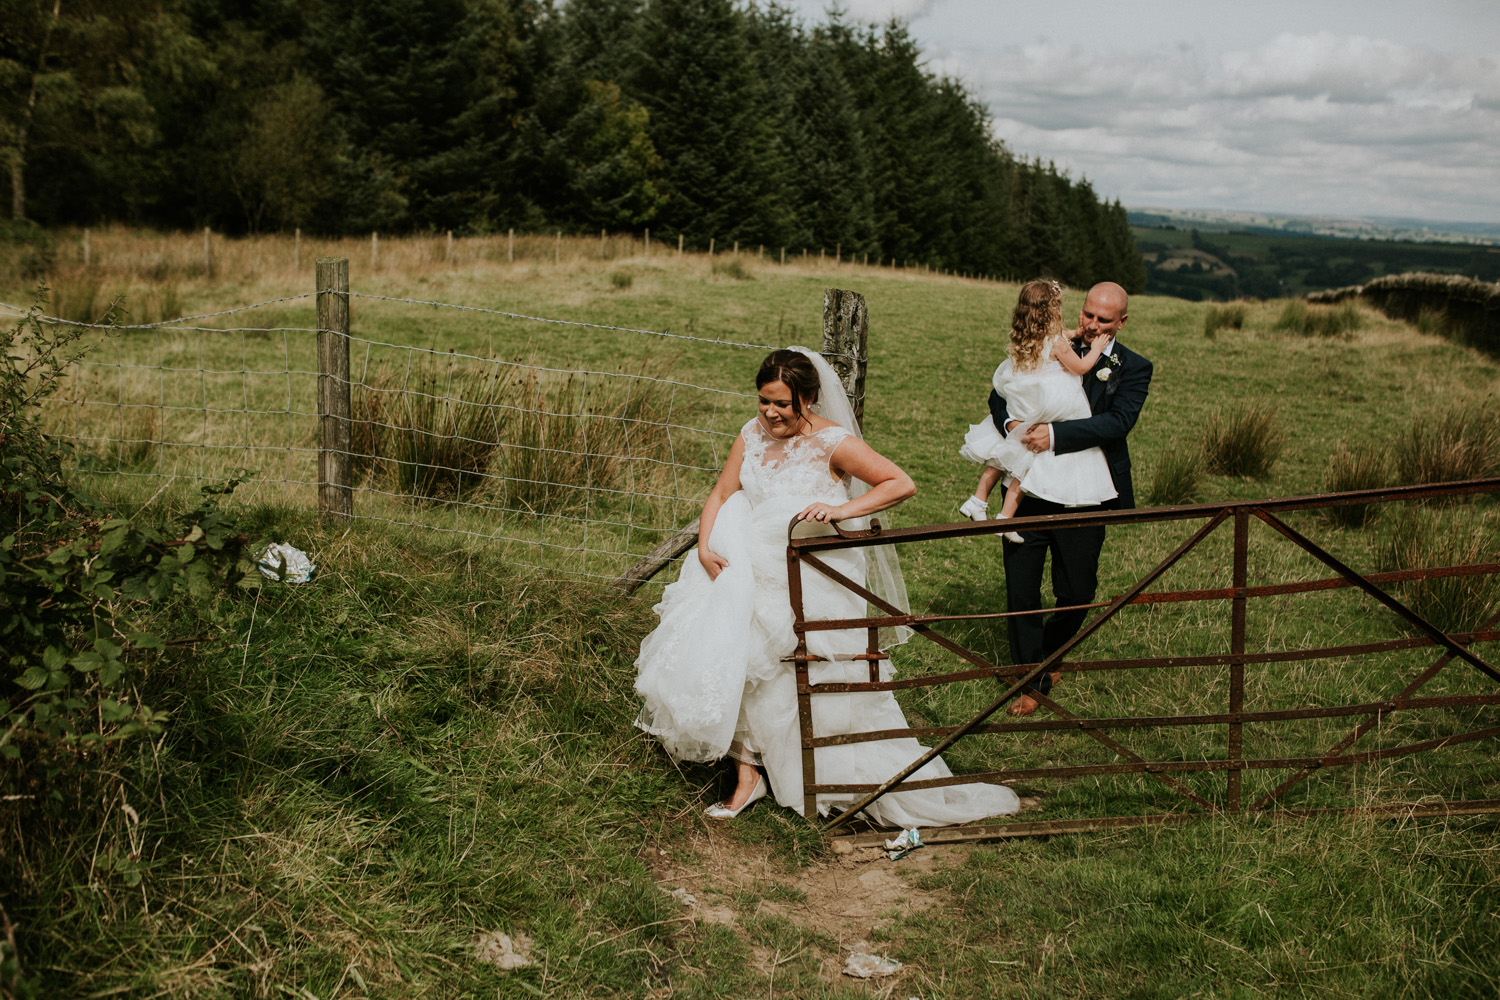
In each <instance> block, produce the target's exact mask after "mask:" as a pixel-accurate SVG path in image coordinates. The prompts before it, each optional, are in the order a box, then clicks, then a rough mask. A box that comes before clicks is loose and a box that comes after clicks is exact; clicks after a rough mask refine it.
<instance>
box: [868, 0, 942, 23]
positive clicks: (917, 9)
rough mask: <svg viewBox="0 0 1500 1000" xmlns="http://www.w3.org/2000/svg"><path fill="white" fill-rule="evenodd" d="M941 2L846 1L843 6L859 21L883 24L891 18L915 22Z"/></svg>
mask: <svg viewBox="0 0 1500 1000" xmlns="http://www.w3.org/2000/svg"><path fill="white" fill-rule="evenodd" d="M942 2H943V0H848V3H846V4H845V5H844V6H845V7H846V8H847V9H848V11H849V13H850V14H851V15H852V16H853V17H854V18H855V19H856V20H860V21H872V22H874V23H876V24H884V23H885V22H886V21H889V20H890V19H891V18H893V17H897V18H900V19H901V20H903V21H915V20H917V19H918V18H921V17H926V16H927V15H928V14H930V13H932V11H933V9H934V8H935V7H937V6H938V5H939V4H941V3H942Z"/></svg>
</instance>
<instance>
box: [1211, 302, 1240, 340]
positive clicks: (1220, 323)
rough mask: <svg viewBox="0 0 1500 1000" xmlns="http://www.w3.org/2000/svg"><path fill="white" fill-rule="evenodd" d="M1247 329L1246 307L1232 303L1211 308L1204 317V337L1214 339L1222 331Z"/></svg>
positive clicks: (1238, 303)
mask: <svg viewBox="0 0 1500 1000" xmlns="http://www.w3.org/2000/svg"><path fill="white" fill-rule="evenodd" d="M1244 327H1245V305H1244V303H1242V302H1230V303H1227V304H1225V305H1222V306H1209V307H1208V312H1206V313H1205V314H1204V316H1203V335H1204V336H1205V337H1214V336H1216V335H1217V334H1218V332H1219V331H1220V330H1242V329H1244Z"/></svg>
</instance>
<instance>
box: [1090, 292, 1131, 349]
mask: <svg viewBox="0 0 1500 1000" xmlns="http://www.w3.org/2000/svg"><path fill="white" fill-rule="evenodd" d="M1129 305H1130V297H1129V296H1128V295H1126V294H1125V289H1123V288H1121V287H1120V286H1119V285H1117V284H1115V283H1114V282H1113V281H1101V282H1099V284H1097V285H1095V286H1094V287H1093V288H1090V289H1089V293H1088V295H1087V296H1085V297H1084V300H1083V308H1082V309H1081V310H1079V312H1078V333H1079V335H1080V336H1082V337H1083V338H1084V339H1085V340H1093V339H1094V338H1095V337H1098V336H1102V335H1105V334H1107V335H1109V336H1111V337H1118V336H1119V335H1120V327H1122V326H1124V325H1125V310H1126V309H1127V308H1128V307H1129Z"/></svg>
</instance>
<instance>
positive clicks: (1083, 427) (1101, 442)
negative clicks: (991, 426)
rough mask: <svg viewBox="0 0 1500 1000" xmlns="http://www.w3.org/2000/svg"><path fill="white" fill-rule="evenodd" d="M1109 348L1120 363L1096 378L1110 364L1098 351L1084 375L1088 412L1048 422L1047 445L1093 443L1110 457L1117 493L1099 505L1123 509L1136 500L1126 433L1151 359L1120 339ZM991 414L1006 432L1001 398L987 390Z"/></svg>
mask: <svg viewBox="0 0 1500 1000" xmlns="http://www.w3.org/2000/svg"><path fill="white" fill-rule="evenodd" d="M1114 353H1115V354H1116V355H1117V356H1118V357H1119V359H1120V364H1119V366H1118V367H1116V368H1115V369H1114V371H1113V372H1112V373H1111V374H1110V377H1109V379H1108V380H1107V381H1103V382H1101V381H1100V380H1099V378H1098V372H1099V370H1100V369H1101V368H1104V367H1107V366H1109V358H1108V356H1107V355H1105V356H1101V357H1100V358H1099V361H1098V363H1097V364H1095V365H1094V369H1093V371H1090V372H1087V373H1085V374H1084V376H1083V394H1084V395H1085V396H1087V397H1088V401H1089V408H1090V409H1092V410H1093V411H1094V415H1093V416H1091V417H1084V418H1082V419H1080V420H1059V421H1057V422H1056V423H1054V424H1053V425H1052V448H1053V450H1054V451H1056V452H1057V453H1058V454H1059V455H1066V454H1069V453H1070V452H1075V451H1082V450H1083V449H1085V448H1094V447H1098V448H1100V449H1101V450H1102V451H1103V452H1104V458H1105V460H1106V461H1107V462H1108V463H1109V474H1110V477H1111V478H1112V479H1113V480H1114V483H1115V492H1117V493H1119V496H1117V497H1115V498H1114V499H1113V500H1107V501H1105V502H1104V504H1103V506H1104V507H1105V508H1108V509H1110V510H1125V509H1128V508H1131V507H1134V506H1135V486H1134V483H1133V482H1132V481H1131V478H1130V448H1129V446H1127V445H1126V443H1125V437H1126V435H1128V434H1129V433H1130V429H1131V428H1132V427H1134V426H1135V422H1136V420H1137V418H1139V417H1140V415H1141V407H1142V406H1143V405H1145V403H1146V393H1147V392H1148V391H1150V388H1151V375H1152V371H1153V369H1152V366H1151V362H1149V361H1147V360H1146V359H1145V358H1143V357H1141V356H1140V355H1139V354H1137V353H1135V352H1134V351H1132V350H1131V349H1130V348H1128V347H1126V346H1124V345H1123V344H1119V343H1116V344H1115V349H1114ZM990 417H991V419H993V420H994V421H995V426H996V427H998V428H999V429H1000V433H1001V434H1005V433H1006V430H1005V425H1006V424H1007V423H1008V422H1009V421H1010V417H1009V415H1008V413H1007V411H1006V406H1005V400H1004V399H1003V398H1002V397H1001V396H1000V394H999V393H997V392H995V390H993V389H991V390H990Z"/></svg>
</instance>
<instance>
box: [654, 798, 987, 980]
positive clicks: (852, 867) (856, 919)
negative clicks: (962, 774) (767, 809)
mask: <svg viewBox="0 0 1500 1000" xmlns="http://www.w3.org/2000/svg"><path fill="white" fill-rule="evenodd" d="M967 850H968V848H967V846H966V845H941V846H934V847H923V848H921V849H919V850H917V851H913V852H912V853H911V854H908V855H907V856H906V857H904V858H902V859H901V860H899V861H890V860H888V859H887V858H886V856H885V852H884V851H881V850H878V849H875V848H864V849H856V850H854V851H853V852H851V853H848V854H835V855H833V856H831V857H830V858H828V859H827V860H825V861H818V862H815V863H813V864H811V865H808V866H807V867H805V868H801V869H798V870H795V871H788V870H786V869H785V868H784V867H783V866H781V865H779V864H777V863H776V861H775V860H773V858H772V856H771V852H770V849H769V848H768V847H767V846H764V845H758V844H744V843H741V842H739V841H738V840H736V839H735V838H734V837H733V836H732V835H731V834H730V833H729V832H728V831H727V830H724V829H722V828H719V827H716V826H710V827H708V828H707V829H705V830H702V831H700V832H697V833H695V834H694V835H693V836H692V837H691V838H690V839H689V841H688V843H687V844H686V846H685V847H684V846H678V847H674V848H673V849H671V850H662V849H658V848H650V849H648V855H649V856H648V858H647V861H648V863H649V864H650V865H651V867H652V870H653V871H654V873H655V875H656V880H657V884H658V885H660V886H661V889H662V891H663V892H665V893H668V894H671V895H674V896H675V897H676V898H677V899H678V900H679V901H680V902H682V903H683V905H684V907H685V914H686V915H687V916H690V917H691V918H692V921H693V922H694V923H695V924H721V925H725V926H728V927H741V926H743V925H745V924H746V923H748V922H751V921H754V920H756V919H758V918H762V917H766V916H773V917H782V918H785V919H786V920H789V921H791V922H792V923H793V924H795V925H796V926H797V927H798V928H799V929H800V930H802V931H803V932H804V933H806V934H807V935H809V936H816V937H818V938H820V939H822V940H823V941H824V942H828V944H829V945H831V946H825V945H823V944H820V943H812V944H809V945H807V948H808V950H809V951H811V952H813V953H815V955H816V959H817V962H818V965H819V968H820V970H821V971H820V975H819V978H821V979H823V980H824V981H826V982H834V981H840V982H842V983H844V984H846V985H852V984H854V983H855V982H858V980H854V979H850V978H848V977H845V976H843V967H844V960H845V958H846V957H847V956H848V954H849V952H850V947H851V946H852V945H856V944H859V943H861V942H866V943H870V944H871V945H872V951H873V952H874V953H885V954H889V953H891V952H893V951H896V950H897V949H898V948H899V946H900V944H901V937H902V934H901V927H902V922H903V917H904V916H905V915H907V914H910V913H913V912H917V911H920V910H926V909H929V908H932V907H936V906H941V905H943V904H945V903H946V901H947V894H946V893H941V892H929V891H927V890H925V889H922V888H920V887H918V885H917V884H916V882H917V876H919V875H922V874H925V873H927V872H931V871H933V870H934V869H937V868H940V867H951V866H953V865H959V864H962V863H963V861H964V858H965V855H966V852H967ZM689 897H691V901H689ZM752 953H753V955H754V962H755V966H756V970H757V971H758V972H760V973H761V974H762V975H766V976H772V975H773V973H774V972H775V969H776V967H777V966H778V965H781V964H784V963H785V962H787V961H789V960H790V959H791V958H792V957H797V956H788V955H782V954H778V953H775V952H772V951H770V950H768V949H765V948H762V947H759V946H753V947H752ZM901 979H902V974H901V973H897V974H896V975H895V976H894V977H891V978H884V979H875V980H870V981H869V983H870V987H871V989H872V990H874V991H876V992H878V993H880V994H886V993H889V992H890V988H891V987H894V986H896V985H897V984H898V983H899V982H900V980H901Z"/></svg>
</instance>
